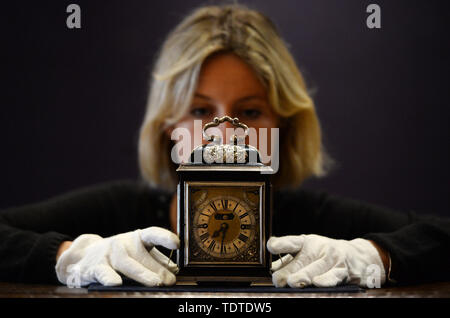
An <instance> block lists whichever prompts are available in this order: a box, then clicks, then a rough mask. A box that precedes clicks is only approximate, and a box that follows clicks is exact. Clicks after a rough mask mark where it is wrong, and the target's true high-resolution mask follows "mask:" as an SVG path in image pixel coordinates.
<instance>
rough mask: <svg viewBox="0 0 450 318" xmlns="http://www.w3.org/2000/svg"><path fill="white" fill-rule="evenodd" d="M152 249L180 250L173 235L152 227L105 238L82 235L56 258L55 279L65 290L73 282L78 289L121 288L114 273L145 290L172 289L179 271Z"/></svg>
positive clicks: (118, 279) (94, 235)
mask: <svg viewBox="0 0 450 318" xmlns="http://www.w3.org/2000/svg"><path fill="white" fill-rule="evenodd" d="M155 245H161V246H164V247H166V248H168V249H172V250H173V249H178V248H179V246H180V240H179V238H178V236H177V235H175V234H174V233H172V232H170V231H168V230H166V229H163V228H160V227H155V226H153V227H149V228H146V229H144V230H136V231H133V232H128V233H123V234H119V235H115V236H111V237H108V238H102V237H101V236H99V235H96V234H83V235H80V236H79V237H77V238H76V239H75V240H74V241H73V242H72V245H71V246H70V247H69V248H68V249H67V250H65V251H64V252H63V253H62V254H61V256H60V257H59V259H58V261H57V263H56V266H55V270H56V275H57V277H58V280H59V281H60V282H61V283H63V284H65V285H68V286H69V284H71V285H74V281H75V284H76V285H79V286H86V285H89V284H91V283H94V282H99V283H100V284H102V285H105V286H117V285H121V284H122V278H121V277H120V275H119V274H118V273H117V272H120V273H122V274H124V275H125V276H127V277H129V278H131V279H133V280H135V281H137V282H139V283H141V284H144V285H145V286H162V285H166V286H170V285H173V284H175V282H176V277H175V274H176V273H178V267H177V265H176V264H174V263H173V262H171V261H169V258H168V257H166V256H165V255H164V254H162V253H161V252H159V251H158V250H157V249H156V248H155Z"/></svg>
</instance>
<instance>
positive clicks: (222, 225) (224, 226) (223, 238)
mask: <svg viewBox="0 0 450 318" xmlns="http://www.w3.org/2000/svg"><path fill="white" fill-rule="evenodd" d="M220 227H221V230H223V231H222V245H221V247H220V252H221V253H222V251H223V250H224V249H223V241H224V240H225V235H226V234H227V230H228V224H227V223H222V224H221V225H220Z"/></svg>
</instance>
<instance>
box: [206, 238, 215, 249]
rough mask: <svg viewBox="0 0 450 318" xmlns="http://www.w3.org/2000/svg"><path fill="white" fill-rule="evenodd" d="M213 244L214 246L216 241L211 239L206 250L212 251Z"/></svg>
mask: <svg viewBox="0 0 450 318" xmlns="http://www.w3.org/2000/svg"><path fill="white" fill-rule="evenodd" d="M214 246H216V241H214V240H212V241H211V243H210V244H209V246H208V250H210V251H212V250H213V249H214Z"/></svg>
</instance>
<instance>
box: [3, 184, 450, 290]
mask: <svg viewBox="0 0 450 318" xmlns="http://www.w3.org/2000/svg"><path fill="white" fill-rule="evenodd" d="M171 196H172V194H171V193H167V192H164V191H161V190H158V189H151V188H149V187H148V186H146V185H144V184H143V183H139V182H133V181H117V182H113V183H106V184H100V185H96V186H91V187H87V188H84V189H80V190H77V191H73V192H70V193H67V194H65V195H62V196H58V197H55V198H53V199H50V200H48V201H45V202H42V203H37V204H31V205H26V206H22V207H17V208H10V209H7V210H3V211H1V212H0V281H10V282H30V283H31V282H34V283H56V282H57V279H56V274H55V269H54V267H55V256H56V252H57V249H58V247H59V245H60V244H61V243H62V242H63V241H65V240H73V239H75V238H76V237H77V236H79V235H81V234H86V233H95V234H99V235H101V236H103V237H106V236H111V235H115V234H119V233H123V232H129V231H133V230H136V229H142V228H146V227H148V226H161V227H165V228H169V224H170V222H169V207H170V200H171ZM273 208H274V218H273V234H274V235H275V236H283V235H297V234H319V235H324V236H327V237H331V238H336V239H347V240H350V239H353V238H357V237H362V238H365V239H370V240H373V241H375V242H376V243H378V244H379V245H380V246H381V247H382V248H384V249H385V250H386V251H388V252H389V253H390V255H391V259H392V271H391V277H392V278H394V279H395V280H397V281H398V283H399V284H413V283H423V282H432V281H448V280H450V220H448V219H443V218H437V217H432V216H423V215H422V216H421V215H417V214H415V213H412V212H410V213H400V212H397V211H392V210H390V209H386V208H382V207H378V206H374V205H371V204H367V203H363V202H359V201H355V200H349V199H343V198H339V197H336V196H332V195H329V194H327V193H323V192H315V191H309V190H305V189H298V190H296V191H289V192H287V191H285V192H275V193H274V206H273Z"/></svg>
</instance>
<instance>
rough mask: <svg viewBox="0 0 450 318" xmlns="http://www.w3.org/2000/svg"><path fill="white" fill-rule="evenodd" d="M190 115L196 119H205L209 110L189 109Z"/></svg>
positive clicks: (203, 108) (202, 108) (198, 107)
mask: <svg viewBox="0 0 450 318" xmlns="http://www.w3.org/2000/svg"><path fill="white" fill-rule="evenodd" d="M190 114H191V115H192V116H194V117H197V118H201V117H205V116H208V115H209V109H208V108H206V107H201V106H195V107H192V108H191V110H190Z"/></svg>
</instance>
